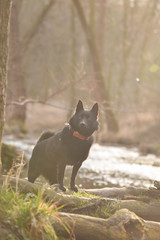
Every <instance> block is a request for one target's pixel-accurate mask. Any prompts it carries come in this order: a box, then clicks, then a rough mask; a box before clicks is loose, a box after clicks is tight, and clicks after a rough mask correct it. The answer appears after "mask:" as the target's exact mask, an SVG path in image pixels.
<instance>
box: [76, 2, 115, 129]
mask: <svg viewBox="0 0 160 240" xmlns="http://www.w3.org/2000/svg"><path fill="white" fill-rule="evenodd" d="M72 1H73V3H74V5H75V7H76V10H77V13H78V16H79V19H80V22H81V24H82V27H83V30H84V32H85V35H86V39H87V43H88V47H89V51H90V54H91V59H92V63H93V68H94V71H95V78H96V86H97V88H96V94H97V99H98V100H99V101H105V107H107V108H108V109H107V110H106V111H105V117H106V122H107V125H108V130H109V131H112V132H117V131H118V123H117V120H116V118H115V116H114V114H113V112H112V111H111V109H110V99H109V93H108V90H107V89H106V86H105V80H104V76H103V73H102V66H101V63H100V59H99V55H98V52H97V48H96V44H95V39H94V37H93V34H92V32H91V29H90V28H89V26H88V24H87V21H86V18H85V15H84V11H83V8H82V6H81V4H80V1H79V0H72Z"/></svg>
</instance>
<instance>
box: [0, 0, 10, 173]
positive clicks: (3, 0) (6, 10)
mask: <svg viewBox="0 0 160 240" xmlns="http://www.w3.org/2000/svg"><path fill="white" fill-rule="evenodd" d="M11 2H12V1H11V0H0V176H1V171H2V164H1V140H2V134H3V128H4V122H5V105H6V87H7V64H8V35H9V22H10V10H11Z"/></svg>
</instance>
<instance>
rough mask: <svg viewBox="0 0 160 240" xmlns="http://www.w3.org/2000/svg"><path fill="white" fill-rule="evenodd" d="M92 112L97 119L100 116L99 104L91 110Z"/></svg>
mask: <svg viewBox="0 0 160 240" xmlns="http://www.w3.org/2000/svg"><path fill="white" fill-rule="evenodd" d="M91 112H93V113H94V115H95V117H96V118H97V115H98V103H95V104H94V105H93V107H92V109H91Z"/></svg>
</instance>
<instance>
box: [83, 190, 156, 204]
mask: <svg viewBox="0 0 160 240" xmlns="http://www.w3.org/2000/svg"><path fill="white" fill-rule="evenodd" d="M157 190H158V189H156V188H149V189H148V188H136V187H128V188H126V187H123V188H102V189H85V190H84V191H85V192H87V193H90V194H94V195H97V196H100V197H105V198H118V199H140V200H141V199H143V200H146V201H147V200H149V199H148V198H160V191H157Z"/></svg>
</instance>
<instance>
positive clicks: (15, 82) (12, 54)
mask: <svg viewBox="0 0 160 240" xmlns="http://www.w3.org/2000/svg"><path fill="white" fill-rule="evenodd" d="M18 16H19V1H18V0H15V1H14V2H13V4H12V13H11V24H10V25H11V27H10V29H11V31H10V35H11V38H10V47H9V64H8V86H9V88H8V93H7V99H8V101H13V100H18V101H19V100H20V99H22V98H23V99H24V98H25V97H26V90H25V79H24V75H23V73H22V51H21V42H20V36H19V24H20V23H19V17H18ZM25 119H26V106H14V105H11V106H9V107H8V108H7V122H9V123H16V124H17V123H19V125H20V126H21V125H22V124H21V123H24V122H25Z"/></svg>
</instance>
